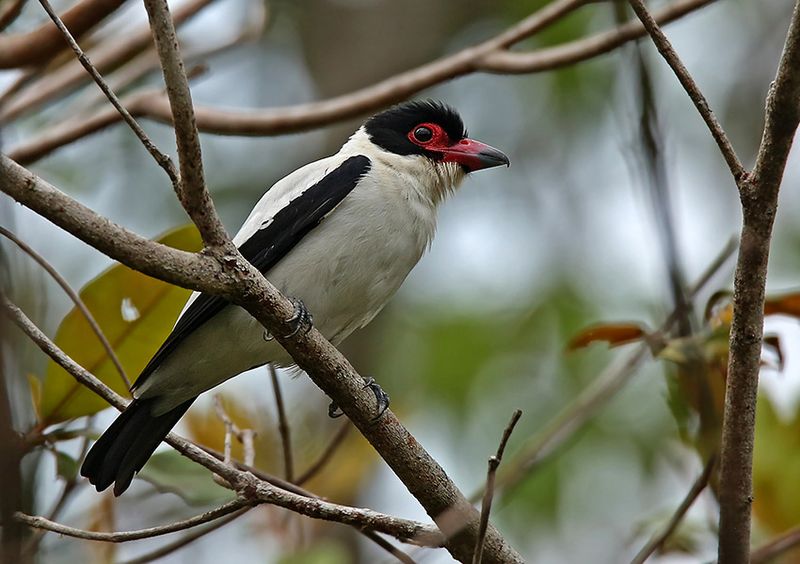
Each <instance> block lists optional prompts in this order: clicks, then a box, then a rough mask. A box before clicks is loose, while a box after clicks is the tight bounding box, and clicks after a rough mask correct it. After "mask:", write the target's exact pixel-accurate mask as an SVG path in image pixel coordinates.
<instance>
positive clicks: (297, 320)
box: [284, 298, 314, 339]
mask: <svg viewBox="0 0 800 564" xmlns="http://www.w3.org/2000/svg"><path fill="white" fill-rule="evenodd" d="M291 300H292V305H294V313H293V314H292V316H291V317H290V318H289V319H287V322H288V323H289V324H290V325H291V326H292V331H291V333H289V334H288V335H286V336H285V337H284V338H285V339H288V338H289V337H294V336H295V335H297V334H298V333H299V332H300V331H303V334H305V333H308V332H309V331H311V328H312V327H313V326H314V317H313V316H312V315H311V313H310V312H309V311H308V308H306V304H304V303H303V300H301V299H300V298H291Z"/></svg>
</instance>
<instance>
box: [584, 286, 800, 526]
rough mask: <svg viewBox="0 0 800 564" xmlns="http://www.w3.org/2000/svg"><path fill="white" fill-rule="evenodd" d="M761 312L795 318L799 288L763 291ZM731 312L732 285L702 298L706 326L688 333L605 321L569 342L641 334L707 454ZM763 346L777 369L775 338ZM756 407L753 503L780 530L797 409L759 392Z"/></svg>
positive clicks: (684, 431) (790, 485) (793, 498)
mask: <svg viewBox="0 0 800 564" xmlns="http://www.w3.org/2000/svg"><path fill="white" fill-rule="evenodd" d="M764 314H765V316H767V317H768V316H771V315H784V316H789V317H793V318H796V319H797V318H800V293H786V294H780V295H775V296H767V298H766V301H765V304H764ZM732 315H733V304H732V297H731V295H730V292H717V293H715V294H713V295H712V296H711V298H710V299H709V301H708V304H707V305H706V308H705V324H704V327H703V328H702V329H701V330H700V331H698V332H697V333H696V334H693V335H691V336H688V337H680V338H664V337H662V336H654V335H652V334H648V333H647V332H646V331H645V330H644V329H643V328H642V326H641V325H637V324H617V323H609V324H599V325H596V326H593V327H589V328H587V329H585V330H582V331H581V332H579V333H578V334H577V335H576V336H575V337H574V338H573V339H572V341H571V346H572V347H573V348H580V347H585V346H588V345H590V344H591V343H594V342H599V341H603V342H607V343H609V344H610V345H611V346H619V345H623V344H626V343H629V342H631V341H632V340H642V341H645V342H647V343H648V344H649V346H650V347H651V348H652V349H653V352H654V354H656V355H657V357H658V358H661V359H664V360H668V361H670V362H671V363H673V364H674V365H675V366H676V367H677V370H676V371H675V374H674V375H673V376H671V378H672V382H671V384H672V385H671V386H670V396H671V397H670V404H671V406H672V407H673V413H674V414H675V416H676V420H677V421H678V426H679V429H680V431H681V435H682V437H683V439H684V440H685V441H687V443H689V444H691V445H692V446H693V447H694V448H695V449H696V450H697V452H698V453H699V455H700V457H701V459H702V460H708V459H709V457H710V456H712V455H714V454H717V453H718V452H719V448H720V440H721V432H722V413H723V409H724V405H725V380H726V377H727V369H728V352H729V348H728V340H729V334H730V324H731V319H732ZM637 329H638V333H639V334H638V335H637ZM764 348H765V350H772V351H774V352H775V356H776V358H777V359H778V360H777V364H776V365H775V367H774V368H775V369H776V370H777V371H778V372H781V371H782V370H783V368H784V365H783V356H784V355H783V352H782V351H783V344H782V341H781V338H780V337H779V336H776V335H766V336H765V339H764ZM762 362H764V361H762ZM784 377H786V376H785V375H784ZM756 413H757V422H756V441H755V444H756V446H755V453H754V462H753V465H754V468H753V473H754V478H753V493H754V504H753V511H754V515H755V516H756V518H757V519H759V521H760V525H761V526H762V527H765V528H768V529H770V530H771V531H772V532H773V533H780V532H783V531H785V530H787V529H789V528H791V527H793V526H795V525H796V524H797V523H798V522H800V484H798V482H797V480H796V479H795V477H796V476H797V475H798V472H800V458H797V457H792V456H790V457H787V456H786V454H787V453H791V452H797V451H798V450H800V410H797V409H795V410H794V413H793V414H792V416H791V417H788V418H787V417H786V416H784V417H780V416H779V415H778V413H777V412H776V409H775V406H774V405H773V403H772V401H771V399H770V397H769V396H768V395H767V394H765V393H763V392H760V393H759V397H758V406H757V412H756ZM717 475H718V474H717V472H715V473H714V474H713V475H712V478H711V480H710V485H711V488H712V490H713V491H714V493H715V495H718V490H717V488H718V485H719V484H718V478H717Z"/></svg>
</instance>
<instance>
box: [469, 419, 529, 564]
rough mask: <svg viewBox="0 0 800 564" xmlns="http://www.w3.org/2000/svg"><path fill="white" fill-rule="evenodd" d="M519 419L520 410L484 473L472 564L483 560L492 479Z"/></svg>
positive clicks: (509, 425)
mask: <svg viewBox="0 0 800 564" xmlns="http://www.w3.org/2000/svg"><path fill="white" fill-rule="evenodd" d="M520 417H522V410H521V409H517V410H516V411H514V414H513V415H512V416H511V420H510V421H509V422H508V425H506V428H505V430H504V431H503V437H502V438H501V439H500V444H499V445H498V447H497V452H496V453H495V455H494V456H490V457H489V469H488V471H487V472H486V488H485V491H484V494H483V502H482V503H481V522H480V526H479V527H478V541H477V542H476V543H475V553H474V554H473V555H472V564H481V561H482V560H483V541H484V539H485V537H486V527H487V526H488V525H489V513H491V511H492V499H493V498H494V477H495V474H497V468H498V467H499V466H500V462H502V460H503V453H504V452H505V450H506V445H507V444H508V439H510V438H511V433H513V432H514V427H516V426H517V422H518V421H519V418H520Z"/></svg>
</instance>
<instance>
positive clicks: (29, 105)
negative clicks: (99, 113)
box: [0, 0, 215, 123]
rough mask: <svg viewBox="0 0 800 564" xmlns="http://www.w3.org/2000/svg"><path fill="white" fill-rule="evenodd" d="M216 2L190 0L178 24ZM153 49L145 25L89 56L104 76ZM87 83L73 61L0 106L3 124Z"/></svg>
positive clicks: (183, 6) (178, 11) (177, 12)
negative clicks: (148, 49) (145, 51)
mask: <svg viewBox="0 0 800 564" xmlns="http://www.w3.org/2000/svg"><path fill="white" fill-rule="evenodd" d="M214 1H215V0H190V1H188V2H184V3H182V4H180V5H179V6H178V7H177V8H175V24H176V25H179V24H181V23H183V22H184V21H186V20H188V19H189V18H191V17H192V16H194V15H195V14H196V13H197V12H199V11H200V10H202V9H203V8H205V7H206V6H208V5H209V4H211V3H212V2H214ZM152 45H153V37H152V35H151V33H150V26H148V25H146V24H143V25H141V26H139V27H136V28H134V29H133V30H132V31H131V32H130V33H129V34H127V35H125V36H123V37H119V36H117V35H114V36H112V37H109V38H108V39H106V40H105V41H104V42H103V43H102V44H100V45H96V46H94V47H92V48H91V49H90V50H89V54H90V55H91V59H92V63H93V64H94V67H95V68H96V69H97V70H98V72H101V73H104V72H108V71H111V70H112V69H114V68H115V67H118V66H119V65H121V64H123V63H126V62H128V61H130V60H131V59H132V58H133V57H134V56H136V55H137V54H138V53H141V52H142V51H144V50H146V49H147V48H148V47H152ZM87 81H88V77H87V76H86V72H85V71H84V69H83V67H82V66H81V64H80V61H69V62H67V63H65V64H64V65H62V66H61V67H59V68H57V69H53V70H52V71H49V72H48V73H47V74H46V76H44V77H42V78H41V79H39V80H36V81H35V82H33V83H31V84H29V85H28V86H26V87H25V89H24V90H22V91H21V92H18V93H17V94H16V95H15V96H14V99H9V100H7V101H6V102H5V103H3V104H0V106H2V107H1V108H0V122H2V123H9V122H10V121H11V120H14V119H16V118H18V117H20V116H22V115H25V114H26V113H28V112H30V111H32V110H34V109H36V108H38V107H39V106H41V105H42V104H44V103H46V102H49V101H51V100H53V99H54V98H56V97H59V98H60V97H64V96H67V95H69V94H71V93H72V92H73V91H74V90H75V89H76V88H79V87H80V86H81V85H83V84H85V83H86V82H87Z"/></svg>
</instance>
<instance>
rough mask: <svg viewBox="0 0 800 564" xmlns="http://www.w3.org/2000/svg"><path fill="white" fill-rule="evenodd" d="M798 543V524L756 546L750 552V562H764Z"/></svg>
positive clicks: (799, 541) (799, 528) (799, 535)
mask: <svg viewBox="0 0 800 564" xmlns="http://www.w3.org/2000/svg"><path fill="white" fill-rule="evenodd" d="M798 544H800V526H797V527H792V528H791V529H789V530H788V531H786V532H784V533H781V534H780V535H778V536H777V537H775V538H772V539H770V540H768V541H767V542H765V543H764V544H762V545H761V546H759V547H758V548H756V549H755V550H754V551H753V552H752V553H751V554H750V564H766V563H767V562H772V561H773V560H774V559H775V558H777V557H778V556H780V555H781V554H783V553H784V552H786V551H788V550H791V549H793V548H794V547H796V546H797V545H798Z"/></svg>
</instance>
